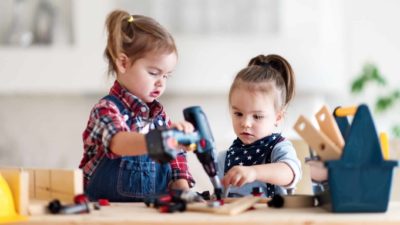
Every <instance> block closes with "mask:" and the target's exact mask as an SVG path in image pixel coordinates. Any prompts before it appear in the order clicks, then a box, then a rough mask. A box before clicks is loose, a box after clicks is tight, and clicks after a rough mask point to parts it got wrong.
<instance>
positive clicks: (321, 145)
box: [294, 116, 341, 161]
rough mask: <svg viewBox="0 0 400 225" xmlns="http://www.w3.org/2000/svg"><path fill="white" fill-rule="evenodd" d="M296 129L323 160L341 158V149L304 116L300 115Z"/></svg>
mask: <svg viewBox="0 0 400 225" xmlns="http://www.w3.org/2000/svg"><path fill="white" fill-rule="evenodd" d="M294 129H295V130H296V131H297V133H298V134H299V135H300V136H301V137H302V138H303V139H304V140H305V141H306V142H307V143H308V145H310V147H311V148H312V149H313V150H314V151H316V152H317V154H318V156H319V157H320V158H321V160H323V161H325V160H336V159H339V158H340V155H341V151H340V149H339V148H338V147H337V146H336V145H335V144H334V143H333V142H332V141H331V140H330V139H329V138H328V137H327V136H326V135H325V134H324V133H322V132H320V131H319V130H317V129H316V128H315V127H314V126H313V125H312V124H311V122H310V121H309V120H308V119H307V118H305V117H304V116H300V117H299V118H298V119H297V122H296V123H295V125H294Z"/></svg>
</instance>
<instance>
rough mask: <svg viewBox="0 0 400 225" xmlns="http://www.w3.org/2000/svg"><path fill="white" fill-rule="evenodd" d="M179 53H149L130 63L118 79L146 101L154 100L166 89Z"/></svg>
mask: <svg viewBox="0 0 400 225" xmlns="http://www.w3.org/2000/svg"><path fill="white" fill-rule="evenodd" d="M176 63H177V55H176V53H175V52H173V53H170V54H163V55H160V54H154V53H148V54H146V55H145V56H144V57H143V58H140V59H138V60H136V61H135V62H134V63H133V64H132V65H128V66H127V68H126V71H124V73H120V74H119V75H118V78H117V79H118V81H119V82H120V83H121V84H122V85H123V86H124V87H125V88H126V89H127V90H128V91H129V92H131V93H132V94H134V95H135V96H137V97H139V98H140V99H141V100H142V101H144V102H146V103H150V102H153V101H154V100H155V99H157V98H159V97H160V96H161V95H162V94H163V93H164V91H165V88H166V84H167V79H168V77H169V76H170V75H171V73H172V71H173V70H174V69H175V66H176Z"/></svg>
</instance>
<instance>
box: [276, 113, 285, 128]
mask: <svg viewBox="0 0 400 225" xmlns="http://www.w3.org/2000/svg"><path fill="white" fill-rule="evenodd" d="M284 118H285V109H282V110H279V111H278V113H277V114H276V119H275V127H277V126H278V125H279V124H281V122H282V121H283V119H284Z"/></svg>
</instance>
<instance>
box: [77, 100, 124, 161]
mask: <svg viewBox="0 0 400 225" xmlns="http://www.w3.org/2000/svg"><path fill="white" fill-rule="evenodd" d="M89 123H91V124H90V126H88V127H90V129H88V130H87V132H86V135H84V142H85V144H88V145H97V146H103V148H102V150H103V151H104V153H105V155H106V156H107V157H109V158H111V159H114V158H118V157H120V156H119V155H117V154H115V153H113V152H112V151H111V149H110V142H111V138H112V137H113V136H114V135H115V134H116V133H118V132H120V131H129V127H128V126H127V125H126V123H125V121H124V119H123V117H122V115H121V114H120V113H119V110H118V108H117V107H116V106H115V105H114V104H111V103H110V102H109V101H106V100H102V101H100V102H99V103H98V104H97V105H96V106H95V107H94V109H93V110H92V112H91V115H90V121H89Z"/></svg>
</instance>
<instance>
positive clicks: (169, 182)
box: [79, 10, 194, 201]
mask: <svg viewBox="0 0 400 225" xmlns="http://www.w3.org/2000/svg"><path fill="white" fill-rule="evenodd" d="M106 27H107V30H108V41H107V46H106V49H105V57H106V58H107V60H108V64H109V69H108V72H109V74H111V75H114V76H115V82H114V85H113V86H112V87H111V89H110V92H109V95H107V96H105V97H104V98H102V99H100V100H99V102H98V103H97V104H96V105H95V106H94V107H93V109H92V111H91V113H90V117H89V121H88V123H87V127H86V129H85V130H84V132H83V144H84V154H83V158H82V160H81V163H80V165H79V167H80V168H81V169H82V170H83V174H84V184H85V193H86V194H87V195H88V197H89V199H90V200H92V201H96V200H98V199H100V198H106V199H108V200H110V201H143V198H144V197H146V196H148V195H155V194H163V193H166V192H167V189H168V188H174V189H189V188H190V187H191V186H193V184H194V180H193V178H192V176H191V174H190V173H189V171H188V167H187V161H186V156H185V155H184V153H183V152H182V153H180V154H178V157H177V158H176V159H175V160H173V161H172V162H170V163H169V164H158V163H156V162H154V161H153V160H152V159H150V158H149V156H148V154H147V147H146V142H145V136H144V134H146V133H148V131H149V130H151V129H158V128H176V129H178V130H182V131H184V132H192V131H193V129H194V128H193V126H192V124H190V123H188V122H186V121H183V122H179V123H172V122H171V121H170V120H169V118H168V117H167V115H166V113H165V111H164V108H163V106H162V105H161V104H160V102H158V101H157V99H158V98H159V97H160V96H161V95H162V94H163V92H164V90H165V88H166V82H167V79H168V77H169V76H170V74H171V73H172V71H173V70H174V68H175V66H176V63H177V49H176V46H175V42H174V39H173V38H172V36H171V34H170V33H169V32H168V31H166V30H165V29H164V28H163V27H162V26H161V25H160V24H159V23H157V22H156V21H155V20H153V19H151V18H149V17H146V16H141V15H130V14H128V13H127V12H125V11H120V10H116V11H113V12H111V13H110V14H109V16H108V17H107V20H106Z"/></svg>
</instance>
